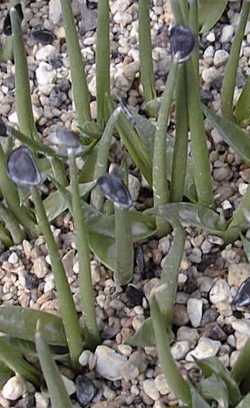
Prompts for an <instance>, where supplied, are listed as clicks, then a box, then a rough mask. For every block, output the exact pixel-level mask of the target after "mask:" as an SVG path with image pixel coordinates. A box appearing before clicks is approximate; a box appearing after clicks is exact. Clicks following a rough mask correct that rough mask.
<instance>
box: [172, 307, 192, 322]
mask: <svg viewBox="0 0 250 408" xmlns="http://www.w3.org/2000/svg"><path fill="white" fill-rule="evenodd" d="M188 322H189V316H188V314H187V309H186V306H185V305H181V304H178V303H177V304H176V305H175V306H174V317H173V323H174V324H175V325H176V326H178V327H180V326H185V325H186V324H187V323H188Z"/></svg>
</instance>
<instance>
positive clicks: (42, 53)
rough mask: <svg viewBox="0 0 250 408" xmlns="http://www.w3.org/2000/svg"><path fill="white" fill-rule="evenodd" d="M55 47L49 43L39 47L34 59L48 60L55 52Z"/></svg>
mask: <svg viewBox="0 0 250 408" xmlns="http://www.w3.org/2000/svg"><path fill="white" fill-rule="evenodd" d="M56 52H57V51H56V47H54V46H53V45H51V44H47V45H45V46H43V47H41V48H40V49H39V50H38V51H37V53H36V59H37V60H38V61H48V60H49V58H52V57H53V56H54V55H55V54H56Z"/></svg>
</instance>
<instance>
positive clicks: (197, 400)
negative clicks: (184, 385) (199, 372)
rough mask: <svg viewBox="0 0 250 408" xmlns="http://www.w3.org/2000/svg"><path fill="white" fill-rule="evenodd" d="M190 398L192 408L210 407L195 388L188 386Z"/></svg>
mask: <svg viewBox="0 0 250 408" xmlns="http://www.w3.org/2000/svg"><path fill="white" fill-rule="evenodd" d="M189 386H190V391H191V398H192V405H191V407H192V408H209V407H210V405H208V403H207V402H206V401H205V400H204V398H202V396H201V395H200V394H199V392H198V391H197V389H196V388H194V387H193V386H192V384H189Z"/></svg>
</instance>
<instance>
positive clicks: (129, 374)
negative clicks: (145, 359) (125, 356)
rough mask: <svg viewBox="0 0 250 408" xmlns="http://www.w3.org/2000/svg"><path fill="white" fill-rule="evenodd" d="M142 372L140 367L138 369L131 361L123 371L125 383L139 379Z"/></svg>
mask: <svg viewBox="0 0 250 408" xmlns="http://www.w3.org/2000/svg"><path fill="white" fill-rule="evenodd" d="M139 374H140V372H139V369H138V367H136V366H135V365H134V364H131V363H130V361H128V362H127V363H126V364H125V365H124V367H123V370H122V378H123V379H124V380H125V381H131V380H134V379H135V378H138V376H139Z"/></svg>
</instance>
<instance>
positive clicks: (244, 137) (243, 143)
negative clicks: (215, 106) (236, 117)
mask: <svg viewBox="0 0 250 408" xmlns="http://www.w3.org/2000/svg"><path fill="white" fill-rule="evenodd" d="M203 111H204V113H205V115H206V117H207V119H208V120H209V121H210V122H211V123H212V124H213V126H215V127H216V129H217V130H218V132H219V133H220V135H221V136H222V137H223V139H224V140H225V141H226V142H227V143H228V144H229V146H230V147H232V149H234V150H235V152H236V153H238V154H239V156H240V157H241V158H242V159H243V160H244V161H245V162H246V163H248V164H250V137H249V135H248V134H247V133H246V132H245V131H244V130H242V129H241V128H240V126H239V125H237V124H236V123H234V122H231V121H230V120H228V119H224V118H222V117H220V116H218V115H216V114H215V113H214V112H211V111H210V110H209V109H208V108H207V107H206V106H204V105H203Z"/></svg>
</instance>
